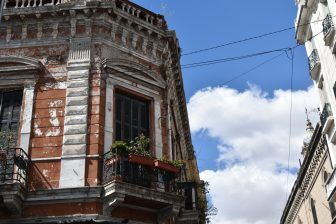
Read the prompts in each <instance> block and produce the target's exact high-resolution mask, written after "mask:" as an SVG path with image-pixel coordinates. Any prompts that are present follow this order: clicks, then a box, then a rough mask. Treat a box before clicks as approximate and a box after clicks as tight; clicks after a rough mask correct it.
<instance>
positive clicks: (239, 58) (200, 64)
mask: <svg viewBox="0 0 336 224" xmlns="http://www.w3.org/2000/svg"><path fill="white" fill-rule="evenodd" d="M289 49H291V48H290V47H286V48H280V49H275V50H270V51H263V52H258V53H254V54H248V55H242V56H236V57H228V58H222V59H216V60H209V61H201V62H195V63H190V64H185V65H181V68H182V69H187V68H195V67H202V66H207V65H213V64H218V63H225V62H231V61H237V60H242V59H246V58H252V57H256V56H261V55H265V54H270V53H274V52H279V51H283V52H286V51H288V50H289Z"/></svg>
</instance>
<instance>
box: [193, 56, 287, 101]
mask: <svg viewBox="0 0 336 224" xmlns="http://www.w3.org/2000/svg"><path fill="white" fill-rule="evenodd" d="M284 54H285V52H282V53H280V54H278V55H276V56H274V57H272V58H269V59H267V60H265V61H263V62H262V63H260V64H258V65H256V66H254V67H252V68H250V69H248V70H247V71H245V72H243V73H240V74H239V75H236V76H234V77H233V78H231V79H229V80H228V81H226V82H224V83H222V85H226V84H228V83H230V82H233V81H234V80H236V79H239V78H241V77H243V76H245V75H247V74H249V73H250V72H252V71H254V70H257V69H258V68H260V67H262V66H263V65H265V64H267V63H269V62H271V61H273V60H275V59H277V58H279V57H280V56H282V55H284ZM205 96H206V95H202V96H200V97H198V98H196V99H195V100H193V101H190V102H189V103H190V104H192V103H195V102H197V101H199V100H201V99H202V98H203V97H205Z"/></svg>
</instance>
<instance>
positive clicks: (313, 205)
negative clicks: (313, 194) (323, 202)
mask: <svg viewBox="0 0 336 224" xmlns="http://www.w3.org/2000/svg"><path fill="white" fill-rule="evenodd" d="M310 207H311V212H312V215H313V221H314V224H318V220H317V213H316V207H315V200H314V199H312V198H311V199H310Z"/></svg>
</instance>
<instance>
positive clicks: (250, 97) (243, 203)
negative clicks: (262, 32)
mask: <svg viewBox="0 0 336 224" xmlns="http://www.w3.org/2000/svg"><path fill="white" fill-rule="evenodd" d="M290 95H291V94H290V91H286V90H275V91H274V92H273V93H272V95H270V94H268V93H265V92H263V91H262V90H261V89H260V88H258V87H257V86H255V85H251V84H250V85H249V88H248V89H246V90H245V91H242V92H239V91H238V90H236V89H232V88H229V87H226V86H222V87H215V88H206V89H202V90H200V91H198V92H196V93H195V94H194V95H193V96H192V97H191V99H190V101H189V103H188V111H189V119H190V126H191V131H192V133H193V134H197V133H203V134H206V135H208V136H209V137H211V138H213V139H215V140H216V141H217V142H218V146H217V150H218V152H219V157H218V158H217V163H218V164H219V166H218V167H220V169H218V170H207V171H204V172H202V173H201V177H202V178H203V179H204V180H207V181H209V183H210V189H211V190H210V196H211V197H212V201H213V203H214V205H215V206H216V207H217V208H218V215H217V217H216V218H215V220H214V222H213V223H216V224H222V223H225V224H238V223H239V224H264V223H278V222H279V218H280V215H281V211H282V209H283V206H284V203H285V192H286V189H287V187H286V186H287V173H286V172H285V170H284V169H286V168H287V156H288V144H289V140H288V136H289V111H290V103H289V102H290ZM305 107H307V108H308V109H312V108H317V107H318V100H317V96H316V93H315V90H314V89H313V88H312V87H310V88H308V89H307V90H298V91H294V92H293V108H292V138H291V149H292V150H291V159H290V166H291V168H294V169H295V168H297V167H298V159H299V157H300V151H301V145H302V139H303V135H304V130H305V121H306V116H305ZM311 117H313V119H316V117H317V113H312V114H311ZM221 165H222V166H221ZM295 176H296V175H295V174H290V176H289V179H290V182H292V181H293V180H294V179H295Z"/></svg>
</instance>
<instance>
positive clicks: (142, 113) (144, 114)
mask: <svg viewBox="0 0 336 224" xmlns="http://www.w3.org/2000/svg"><path fill="white" fill-rule="evenodd" d="M140 119H141V124H140V127H141V128H143V129H147V119H148V113H147V108H146V105H144V104H142V105H141V109H140Z"/></svg>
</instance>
